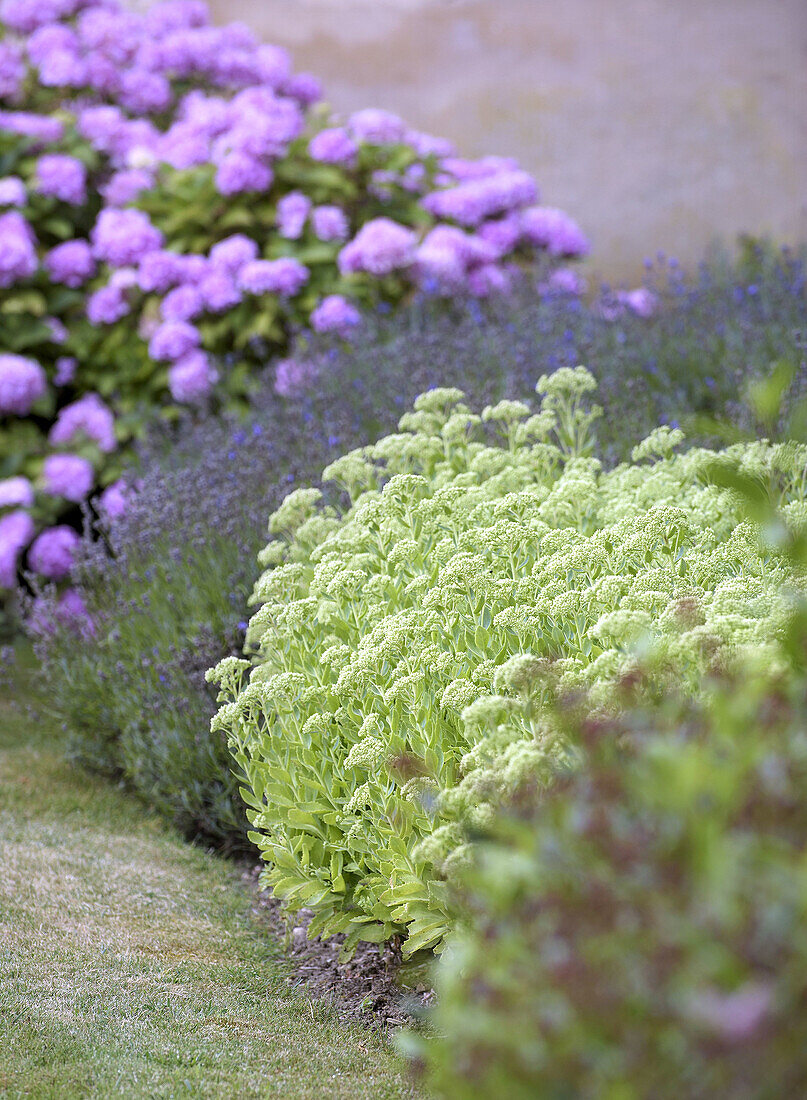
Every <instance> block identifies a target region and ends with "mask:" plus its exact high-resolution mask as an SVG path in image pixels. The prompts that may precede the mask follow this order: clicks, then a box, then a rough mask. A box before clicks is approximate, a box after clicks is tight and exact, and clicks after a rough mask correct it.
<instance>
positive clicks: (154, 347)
mask: <svg viewBox="0 0 807 1100" xmlns="http://www.w3.org/2000/svg"><path fill="white" fill-rule="evenodd" d="M201 339H202V337H201V335H200V333H199V330H198V329H197V328H194V326H193V325H191V324H189V323H188V322H187V321H164V322H163V323H162V324H161V325H159V326H158V327H157V329H155V331H154V335H153V336H152V337H151V340H150V341H149V355H150V356H151V358H152V359H157V360H164V359H168V360H176V359H181V358H182V356H183V355H187V354H188V352H190V351H193V349H194V348H197V347H198V346H199V343H200V342H201Z"/></svg>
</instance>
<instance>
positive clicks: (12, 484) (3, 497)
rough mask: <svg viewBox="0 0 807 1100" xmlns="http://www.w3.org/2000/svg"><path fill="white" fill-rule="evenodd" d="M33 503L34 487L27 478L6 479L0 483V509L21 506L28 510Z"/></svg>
mask: <svg viewBox="0 0 807 1100" xmlns="http://www.w3.org/2000/svg"><path fill="white" fill-rule="evenodd" d="M33 503H34V487H33V485H31V482H30V481H29V480H28V478H27V477H21V476H18V477H7V478H4V479H3V480H2V481H0V508H8V507H9V505H12V504H13V505H22V507H23V508H30V507H31V505H32V504H33Z"/></svg>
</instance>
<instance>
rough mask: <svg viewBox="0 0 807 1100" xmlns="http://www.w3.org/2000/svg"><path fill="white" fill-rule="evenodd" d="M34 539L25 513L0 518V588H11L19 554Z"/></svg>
mask: <svg viewBox="0 0 807 1100" xmlns="http://www.w3.org/2000/svg"><path fill="white" fill-rule="evenodd" d="M33 537H34V521H33V520H32V519H31V517H30V516H29V515H28V513H27V512H23V511H17V512H8V513H7V514H6V515H4V516H0V588H13V587H14V584H15V582H16V580H17V563H18V561H19V558H20V554H21V553H22V551H23V550H24V549H25V547H26V546H27V545H28V543H29V542H30V541H31V539H32V538H33Z"/></svg>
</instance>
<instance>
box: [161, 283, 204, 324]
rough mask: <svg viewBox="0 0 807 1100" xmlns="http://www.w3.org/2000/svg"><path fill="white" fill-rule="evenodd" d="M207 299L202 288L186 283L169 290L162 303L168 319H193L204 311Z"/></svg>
mask: <svg viewBox="0 0 807 1100" xmlns="http://www.w3.org/2000/svg"><path fill="white" fill-rule="evenodd" d="M204 308H205V301H204V298H203V296H202V293H201V291H200V290H198V289H197V288H196V287H195V286H190V285H189V284H185V285H184V286H178V287H174V289H173V290H169V292H168V293H167V294H166V296H165V297H164V298H163V300H162V303H161V305H160V313H161V314H162V315H163V319H164V320H166V321H192V320H193V319H194V317H198V316H199V314H200V313H202V312H204Z"/></svg>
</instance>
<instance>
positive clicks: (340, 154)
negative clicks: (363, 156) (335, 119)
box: [308, 126, 359, 167]
mask: <svg viewBox="0 0 807 1100" xmlns="http://www.w3.org/2000/svg"><path fill="white" fill-rule="evenodd" d="M358 151H359V147H358V145H357V144H356V142H355V141H354V140H353V138H352V137H351V136H350V134H349V133H348V132H347V130H345V129H344V127H342V126H332V127H330V128H329V129H327V130H321V131H320V133H318V134H317V135H316V136H315V137H313V138H312V139H311V141H310V143H309V146H308V152H309V153H310V154H311V157H312V159H313V160H319V161H322V163H323V164H340V165H343V166H344V167H352V165H353V164H354V163H355V160H356V154H357V153H358Z"/></svg>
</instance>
